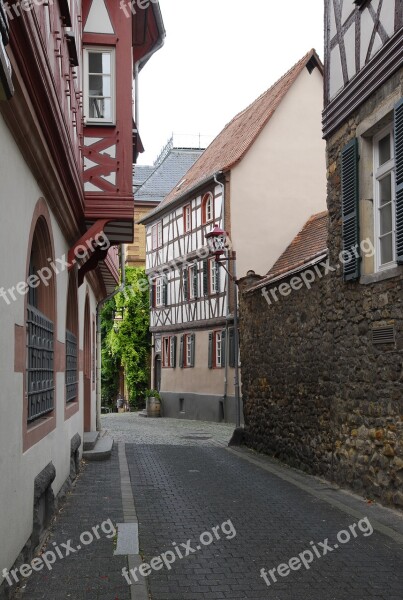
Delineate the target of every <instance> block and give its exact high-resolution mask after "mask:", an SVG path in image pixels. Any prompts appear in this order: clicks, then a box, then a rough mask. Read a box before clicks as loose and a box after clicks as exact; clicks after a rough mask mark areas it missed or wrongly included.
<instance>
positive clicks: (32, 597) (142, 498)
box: [17, 414, 403, 600]
mask: <svg viewBox="0 0 403 600" xmlns="http://www.w3.org/2000/svg"><path fill="white" fill-rule="evenodd" d="M103 427H104V429H105V430H106V431H107V432H108V433H109V434H110V435H112V436H113V437H114V439H115V448H114V451H113V456H112V459H111V460H110V461H107V462H105V463H89V464H88V465H86V466H85V468H84V470H83V473H82V475H81V477H80V478H79V480H78V482H77V485H76V487H75V489H74V491H73V493H72V494H71V495H70V496H69V499H68V501H67V503H66V505H65V507H64V509H63V511H62V512H61V514H60V515H59V516H58V518H57V520H56V522H55V524H54V527H53V530H52V534H51V537H50V539H49V542H48V546H47V548H46V549H45V550H49V549H51V548H52V544H53V542H57V543H58V544H59V545H60V544H61V543H62V542H65V541H67V540H68V539H72V540H74V541H76V540H78V539H79V537H80V535H81V533H82V532H83V531H90V530H91V528H92V527H93V526H94V525H96V524H98V523H102V522H103V521H105V520H106V519H108V518H111V519H112V521H113V522H114V523H119V522H120V523H121V522H123V521H124V510H123V508H122V495H121V494H122V492H121V487H120V477H121V476H122V462H119V458H120V453H121V451H122V450H123V451H125V454H126V458H127V464H128V470H129V473H130V481H131V483H130V486H131V489H132V493H133V497H134V502H135V507H136V514H137V519H138V526H139V544H140V554H141V557H142V559H143V561H144V562H145V563H150V562H151V566H154V567H155V568H150V569H149V571H151V572H149V574H148V576H146V577H143V576H142V575H141V574H140V573H139V571H138V569H137V571H135V578H136V579H138V580H139V581H140V583H141V581H142V582H143V583H144V582H146V584H147V585H148V592H149V594H150V596H149V598H151V600H225V599H234V600H235V599H245V600H258V599H261V598H266V599H273V600H295V599H298V600H308V599H309V600H323V599H324V598H326V599H327V600H347V599H357V600H363V599H364V598H365V599H371V600H372V599H380V600H401V598H402V594H403V555H402V542H403V518H402V516H400V515H398V514H397V513H396V512H394V511H390V510H388V509H383V508H381V507H377V506H374V505H369V504H367V503H366V502H365V501H364V500H362V499H360V498H358V497H355V496H353V495H351V494H348V493H346V492H343V491H340V490H337V489H334V488H332V486H331V485H329V484H327V483H325V482H322V481H320V480H318V479H315V478H312V477H309V476H306V475H304V474H302V473H299V472H297V471H294V470H292V469H289V468H286V467H284V466H282V465H280V464H279V463H277V462H275V461H272V460H270V459H268V458H267V457H262V456H259V455H257V454H255V453H252V452H249V451H248V450H244V449H241V450H238V449H236V450H229V449H228V448H227V447H226V444H227V443H228V440H229V438H230V436H231V433H232V429H233V428H232V426H228V425H222V424H213V423H202V422H192V421H175V420H168V419H144V418H141V417H139V416H138V415H135V414H124V415H108V416H106V417H104V418H103ZM118 449H119V452H118ZM118 454H119V456H118ZM130 486H129V487H130ZM122 489H123V487H122ZM123 504H124V502H123ZM365 517H367V518H368V520H366V521H365V522H364V521H362V519H364V518H365ZM359 522H360V523H361V527H360V526H356V527H355V529H354V532H355V535H353V533H352V529H353V528H351V529H350V526H353V525H354V524H357V523H359ZM364 525H365V526H364ZM342 530H343V531H344V533H343V534H340V532H341V531H342ZM372 531H373V533H371V532H372ZM347 536H349V537H350V540H349V541H347ZM325 540H327V541H326V542H325ZM53 545H54V544H53ZM336 546H338V547H337V548H336ZM315 549H316V550H315ZM113 550H114V543H113V540H111V539H108V538H107V537H106V536H104V535H103V536H102V537H101V539H99V540H94V542H93V543H92V544H91V545H89V546H88V547H87V548H85V549H82V550H81V551H80V552H77V553H76V554H74V555H73V556H69V557H66V558H65V559H64V560H59V561H57V562H56V563H55V565H54V568H53V570H52V571H51V572H49V573H48V572H47V573H45V572H42V573H34V574H33V575H32V576H31V577H30V578H29V579H27V580H26V581H25V584H24V585H23V586H22V587H21V588H20V590H19V591H18V594H17V597H18V598H26V599H27V600H39V599H41V600H65V599H67V598H71V599H74V600H93V599H94V600H95V599H96V600H128V599H129V598H135V599H139V600H143V598H147V597H148V592H146V594H147V595H145V594H144V591H143V592H142V591H141V589H140V588H137V587H136V585H137V584H136V585H135V586H131V587H129V585H128V584H127V583H126V581H125V579H124V577H123V576H122V568H123V567H124V566H125V565H127V559H126V558H125V557H124V556H115V557H113V556H112V555H113ZM165 553H166V554H165ZM186 554H188V556H185V555H186ZM324 554H326V556H324ZM162 555H164V556H165V560H164V557H163V558H162V559H160V560H158V557H161V556H162ZM181 556H183V558H180V557H181ZM299 556H302V558H301V561H300V562H301V564H300V565H299V567H298V569H295V570H290V569H288V571H289V573H288V574H285V573H286V571H287V569H286V567H287V564H286V565H284V563H289V561H290V559H291V558H292V557H299ZM153 559H154V560H153ZM304 560H305V563H304ZM280 565H282V566H280ZM295 565H296V563H295ZM130 566H132V565H130V562H129V567H130ZM262 568H264V569H265V570H266V571H265V572H266V573H267V581H268V583H269V584H270V586H268V585H267V584H266V583H265V581H264V580H263V579H262V577H261V569H262ZM273 569H276V571H275V572H274V573H273V574H274V578H272V577H271V576H270V575H269V571H270V570H273ZM277 569H278V570H277ZM144 589H145V588H144ZM137 590H138V591H137Z"/></svg>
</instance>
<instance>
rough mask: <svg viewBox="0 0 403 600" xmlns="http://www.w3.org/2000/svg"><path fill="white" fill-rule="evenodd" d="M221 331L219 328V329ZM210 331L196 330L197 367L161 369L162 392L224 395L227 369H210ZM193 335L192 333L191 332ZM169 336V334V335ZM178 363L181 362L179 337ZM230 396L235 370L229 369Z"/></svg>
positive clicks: (232, 393)
mask: <svg viewBox="0 0 403 600" xmlns="http://www.w3.org/2000/svg"><path fill="white" fill-rule="evenodd" d="M217 329H219V328H217ZM210 331H213V329H209V330H197V331H196V330H195V331H194V333H195V334H196V348H195V366H194V367H191V368H186V369H181V368H180V367H176V368H175V369H171V368H162V369H161V390H162V391H165V392H175V393H179V392H183V393H192V394H207V395H208V394H212V395H223V394H224V378H225V369H224V368H222V369H209V368H208V335H209V332H210ZM190 333H191V332H190ZM167 335H168V334H167ZM176 335H178V349H177V363H178V361H179V335H180V334H176ZM227 393H228V395H229V396H232V395H234V369H231V368H229V369H228V392H227Z"/></svg>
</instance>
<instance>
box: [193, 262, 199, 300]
mask: <svg viewBox="0 0 403 600" xmlns="http://www.w3.org/2000/svg"><path fill="white" fill-rule="evenodd" d="M197 267H198V264H197V262H195V263H194V265H193V296H194V298H197V297H198V295H199V272H198V268H197Z"/></svg>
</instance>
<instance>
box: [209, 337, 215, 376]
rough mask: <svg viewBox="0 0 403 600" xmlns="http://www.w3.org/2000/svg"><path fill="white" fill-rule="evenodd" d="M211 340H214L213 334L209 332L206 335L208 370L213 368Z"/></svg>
mask: <svg viewBox="0 0 403 600" xmlns="http://www.w3.org/2000/svg"><path fill="white" fill-rule="evenodd" d="M213 339H214V334H213V332H212V331H211V332H210V333H209V334H208V368H209V369H212V368H213Z"/></svg>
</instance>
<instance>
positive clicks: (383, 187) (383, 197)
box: [379, 173, 392, 206]
mask: <svg viewBox="0 0 403 600" xmlns="http://www.w3.org/2000/svg"><path fill="white" fill-rule="evenodd" d="M391 200H392V174H391V173H389V175H387V176H386V177H384V178H383V179H381V181H380V182H379V205H380V206H384V205H385V204H388V202H390V201H391Z"/></svg>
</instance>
